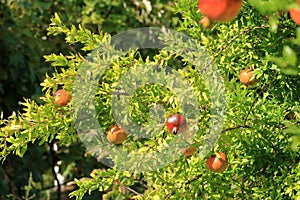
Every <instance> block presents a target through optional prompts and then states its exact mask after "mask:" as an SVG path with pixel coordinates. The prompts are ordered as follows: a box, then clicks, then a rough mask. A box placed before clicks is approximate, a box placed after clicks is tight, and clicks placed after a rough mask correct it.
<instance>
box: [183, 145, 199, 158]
mask: <svg viewBox="0 0 300 200" xmlns="http://www.w3.org/2000/svg"><path fill="white" fill-rule="evenodd" d="M196 150H197V148H196V147H193V146H189V147H186V148H183V149H180V153H181V154H183V155H184V156H185V157H189V156H191V155H192V154H193V153H194V152H195V151H196Z"/></svg>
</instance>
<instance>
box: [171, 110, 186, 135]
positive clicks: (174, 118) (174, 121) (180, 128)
mask: <svg viewBox="0 0 300 200" xmlns="http://www.w3.org/2000/svg"><path fill="white" fill-rule="evenodd" d="M166 128H167V130H168V131H169V132H170V133H173V134H175V135H176V134H177V133H182V132H184V131H186V130H187V122H186V119H185V118H184V117H183V116H182V115H180V114H174V115H171V116H170V117H168V119H167V121H166Z"/></svg>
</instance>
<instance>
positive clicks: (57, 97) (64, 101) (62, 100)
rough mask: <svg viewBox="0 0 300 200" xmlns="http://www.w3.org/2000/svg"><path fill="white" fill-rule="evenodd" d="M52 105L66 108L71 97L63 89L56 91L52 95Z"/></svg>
mask: <svg viewBox="0 0 300 200" xmlns="http://www.w3.org/2000/svg"><path fill="white" fill-rule="evenodd" d="M52 98H53V99H54V103H55V104H58V105H60V106H66V105H68V103H69V102H70V101H71V95H70V93H69V92H67V91H65V90H64V89H60V90H57V91H56V92H55V93H54V94H53V95H52Z"/></svg>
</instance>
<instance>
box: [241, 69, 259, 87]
mask: <svg viewBox="0 0 300 200" xmlns="http://www.w3.org/2000/svg"><path fill="white" fill-rule="evenodd" d="M253 75H254V72H253V71H252V70H251V69H244V70H242V71H241V73H240V82H241V83H242V84H244V85H245V86H250V85H253V84H254V83H255V81H256V80H255V78H254V77H253Z"/></svg>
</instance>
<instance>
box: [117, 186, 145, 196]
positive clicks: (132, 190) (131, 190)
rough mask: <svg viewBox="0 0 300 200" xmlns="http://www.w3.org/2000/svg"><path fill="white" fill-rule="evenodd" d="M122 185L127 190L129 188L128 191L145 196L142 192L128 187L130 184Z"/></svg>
mask: <svg viewBox="0 0 300 200" xmlns="http://www.w3.org/2000/svg"><path fill="white" fill-rule="evenodd" d="M122 187H124V188H125V189H126V190H128V191H130V192H132V193H134V194H136V195H139V196H142V197H143V196H144V195H143V194H141V193H139V192H137V191H135V190H134V189H132V188H130V187H128V186H122Z"/></svg>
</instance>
